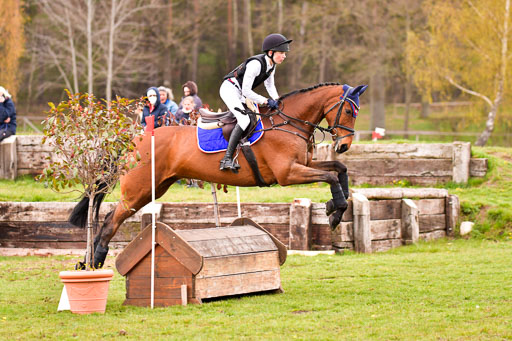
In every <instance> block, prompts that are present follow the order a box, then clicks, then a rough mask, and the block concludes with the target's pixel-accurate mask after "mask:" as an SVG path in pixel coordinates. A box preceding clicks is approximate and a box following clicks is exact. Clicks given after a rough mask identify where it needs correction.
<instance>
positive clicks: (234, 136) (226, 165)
mask: <svg viewBox="0 0 512 341" xmlns="http://www.w3.org/2000/svg"><path fill="white" fill-rule="evenodd" d="M243 133H244V130H243V129H242V127H240V126H239V125H238V124H237V125H236V126H235V128H234V129H233V131H232V132H231V136H230V137H229V143H228V149H226V155H224V158H223V159H222V160H220V170H225V169H230V170H232V171H233V172H234V173H236V172H238V169H239V168H240V165H239V164H236V163H235V162H234V161H233V154H234V153H235V149H236V147H237V146H238V142H239V141H240V138H241V137H242V134H243Z"/></svg>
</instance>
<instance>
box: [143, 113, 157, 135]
mask: <svg viewBox="0 0 512 341" xmlns="http://www.w3.org/2000/svg"><path fill="white" fill-rule="evenodd" d="M153 130H155V116H153V115H151V116H148V117H146V130H145V131H144V132H145V133H148V134H151V135H153Z"/></svg>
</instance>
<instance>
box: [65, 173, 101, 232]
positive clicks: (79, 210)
mask: <svg viewBox="0 0 512 341" xmlns="http://www.w3.org/2000/svg"><path fill="white" fill-rule="evenodd" d="M106 186H107V184H106V183H103V182H101V183H100V184H99V185H98V190H102V189H104V188H105V187H106ZM105 195H106V194H105V193H99V194H96V195H95V196H94V199H93V208H92V209H93V210H94V211H95V214H94V222H96V223H97V222H98V218H99V214H100V206H101V203H102V202H103V199H105ZM88 212H89V197H87V196H84V197H83V198H82V200H80V202H79V203H78V204H77V205H76V206H75V208H73V211H72V212H71V214H70V215H69V219H68V221H69V223H70V224H72V225H74V226H77V227H82V228H85V227H87V213H88Z"/></svg>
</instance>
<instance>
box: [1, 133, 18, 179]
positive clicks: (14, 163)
mask: <svg viewBox="0 0 512 341" xmlns="http://www.w3.org/2000/svg"><path fill="white" fill-rule="evenodd" d="M17 175H18V158H17V149H16V135H12V136H9V137H8V138H6V139H4V140H3V141H2V142H1V143H0V179H10V180H14V179H16V176H17Z"/></svg>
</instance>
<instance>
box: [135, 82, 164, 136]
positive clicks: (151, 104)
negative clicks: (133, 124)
mask: <svg viewBox="0 0 512 341" xmlns="http://www.w3.org/2000/svg"><path fill="white" fill-rule="evenodd" d="M146 95H147V97H148V100H147V102H146V105H145V106H144V108H143V109H142V119H141V122H140V123H141V124H142V126H143V127H144V129H145V128H146V117H148V116H155V129H156V128H159V127H162V126H164V125H167V122H166V120H167V113H168V110H167V107H166V106H165V105H163V104H162V103H161V102H160V92H159V91H158V89H157V88H155V87H151V88H149V89H148V91H147V92H146Z"/></svg>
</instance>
